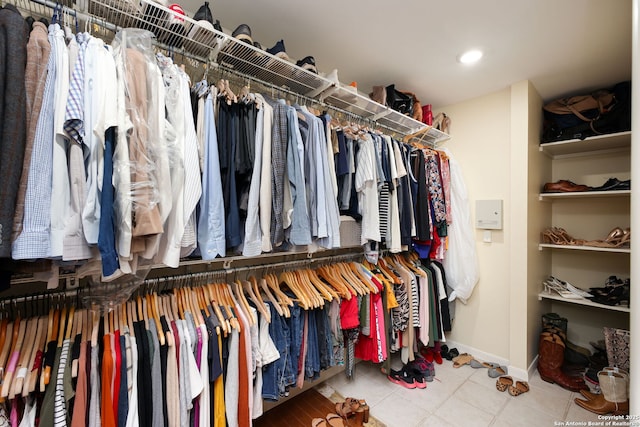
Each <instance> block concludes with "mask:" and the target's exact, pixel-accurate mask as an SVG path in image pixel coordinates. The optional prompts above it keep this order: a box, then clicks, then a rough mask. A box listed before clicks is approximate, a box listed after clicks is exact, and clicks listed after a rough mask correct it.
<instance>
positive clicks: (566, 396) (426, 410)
mask: <svg viewBox="0 0 640 427" xmlns="http://www.w3.org/2000/svg"><path fill="white" fill-rule="evenodd" d="M435 366H436V379H435V380H434V381H433V382H430V383H427V388H426V389H422V390H420V389H413V390H409V389H406V388H404V387H401V386H399V385H396V384H393V383H392V382H390V381H389V380H388V379H387V377H386V376H385V375H383V374H382V373H381V372H380V370H379V368H378V366H377V365H374V364H371V363H368V362H361V363H359V364H358V365H357V366H356V378H355V380H353V381H349V380H347V378H346V377H345V375H344V374H343V373H340V374H338V375H336V376H335V377H333V378H330V379H329V380H327V381H326V382H325V383H323V384H321V385H319V386H318V387H317V388H318V390H319V391H320V392H321V393H322V394H324V395H325V396H330V395H331V393H332V392H333V390H335V391H337V392H338V393H340V394H341V395H342V396H344V397H357V398H360V399H366V401H367V403H368V404H369V406H370V408H371V414H372V415H373V416H374V417H376V418H377V419H378V420H380V421H381V422H383V423H385V424H386V425H387V427H418V426H434V427H448V426H454V427H458V426H464V427H470V426H480V427H485V426H498V427H507V426H511V427H513V426H523V427H528V426H531V427H534V426H535V427H545V426H554V425H561V424H560V422H565V423H566V422H567V421H585V422H588V421H598V418H597V417H598V416H597V415H596V414H593V413H591V412H589V411H586V410H584V409H582V408H581V407H579V406H578V405H576V404H575V403H574V401H573V399H574V398H575V397H577V396H579V393H572V392H570V391H567V390H565V389H563V388H561V387H560V386H558V385H555V384H549V383H546V382H544V381H542V380H541V379H540V377H539V376H538V374H537V372H536V374H534V375H533V377H532V378H531V379H530V381H529V386H530V391H529V392H528V393H525V394H522V395H520V396H517V397H512V396H511V395H509V393H508V392H506V391H505V392H502V393H501V392H499V391H498V390H497V389H496V387H495V383H496V380H495V379H493V378H490V377H489V376H488V375H487V370H486V369H473V368H471V367H470V366H468V365H466V366H462V367H460V368H454V367H453V364H452V363H451V362H449V361H447V360H444V361H443V364H442V365H435ZM517 379H518V378H514V380H517ZM556 422H557V423H556Z"/></svg>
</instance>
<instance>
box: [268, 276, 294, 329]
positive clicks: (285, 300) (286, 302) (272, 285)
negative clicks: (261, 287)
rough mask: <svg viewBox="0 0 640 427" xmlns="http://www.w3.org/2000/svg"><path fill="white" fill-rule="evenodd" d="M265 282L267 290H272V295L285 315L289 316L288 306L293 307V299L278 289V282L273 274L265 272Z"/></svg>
mask: <svg viewBox="0 0 640 427" xmlns="http://www.w3.org/2000/svg"><path fill="white" fill-rule="evenodd" d="M264 279H265V282H266V284H267V290H269V289H271V290H272V291H273V295H275V298H276V300H277V301H278V304H279V305H280V307H281V308H282V311H283V312H284V315H285V317H287V318H289V317H291V310H290V309H289V307H293V301H292V300H291V298H289V296H288V295H286V294H285V293H284V292H282V290H281V289H280V283H279V282H278V278H277V277H276V275H275V274H266V275H265V276H264Z"/></svg>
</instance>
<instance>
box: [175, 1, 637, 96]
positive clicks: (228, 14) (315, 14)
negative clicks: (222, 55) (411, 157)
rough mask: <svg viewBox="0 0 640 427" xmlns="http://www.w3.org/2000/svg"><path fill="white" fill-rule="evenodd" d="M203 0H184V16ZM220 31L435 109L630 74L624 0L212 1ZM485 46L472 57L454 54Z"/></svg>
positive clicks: (601, 83) (595, 84)
mask: <svg viewBox="0 0 640 427" xmlns="http://www.w3.org/2000/svg"><path fill="white" fill-rule="evenodd" d="M202 3H203V0H183V1H182V2H181V5H182V6H183V8H184V9H185V11H187V15H188V16H193V13H194V12H195V11H196V10H197V9H198V8H199V7H200V6H201V5H202ZM210 8H211V10H212V12H213V15H214V18H216V19H219V20H220V22H221V24H222V26H223V28H224V29H225V31H226V32H228V33H231V32H232V31H233V30H234V29H235V28H236V27H237V26H238V25H240V24H247V25H249V27H250V28H251V32H252V36H253V39H254V40H255V41H258V42H260V43H261V44H262V46H263V47H264V48H268V47H271V46H273V45H274V44H275V43H276V42H277V41H278V40H280V39H283V40H284V44H285V47H286V51H287V54H288V55H289V56H290V57H291V58H293V59H300V58H303V57H305V56H307V55H312V56H313V57H314V58H315V60H316V64H317V67H318V70H319V71H320V72H321V73H322V72H325V73H328V72H330V71H331V70H332V69H334V68H336V69H337V70H338V77H339V80H340V81H341V82H342V83H344V84H349V83H350V82H352V81H355V82H357V84H358V90H359V91H360V92H361V93H364V94H367V93H369V92H370V91H371V88H372V86H374V85H384V86H386V85H388V84H392V83H395V85H396V88H397V89H401V90H407V91H410V92H413V93H415V94H416V96H417V97H418V99H419V100H420V101H421V102H422V104H432V105H433V106H434V108H441V107H444V106H447V105H451V104H455V103H458V102H461V101H464V100H467V99H472V98H475V97H478V96H482V95H485V94H488V93H492V92H495V91H499V90H502V89H505V88H507V87H509V86H510V85H511V84H513V83H515V82H518V81H522V80H527V79H528V80H530V81H531V82H532V83H533V85H534V86H535V87H536V89H537V90H538V92H539V93H540V95H541V96H542V98H543V99H544V100H549V99H553V98H556V97H558V96H562V95H566V94H568V93H572V92H576V91H577V92H582V91H584V90H585V89H595V88H599V87H606V86H610V85H612V84H614V83H617V82H618V81H623V80H629V79H630V78H631V30H632V26H631V14H632V1H631V0H615V1H602V0H535V1H533V0H519V1H514V0H484V1H471V0H467V1H465V0H445V1H438V2H436V1H425V0H400V1H393V2H392V1H389V0H368V1H363V0H361V1H353V0H352V1H344V0H342V1H340V0H320V1H305V0H272V1H264V0H262V1H261V0H211V1H210ZM470 48H478V49H481V50H483V51H484V57H483V58H482V60H481V61H480V63H478V64H476V65H473V66H468V65H467V66H465V65H462V64H460V63H458V62H457V60H456V57H457V56H458V55H459V54H461V53H462V52H463V51H465V50H467V49H470Z"/></svg>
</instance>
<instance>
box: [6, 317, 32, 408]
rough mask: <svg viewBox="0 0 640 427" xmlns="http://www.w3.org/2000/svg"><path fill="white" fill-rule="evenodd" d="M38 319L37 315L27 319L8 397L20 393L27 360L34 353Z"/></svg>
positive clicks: (27, 367) (27, 364)
mask: <svg viewBox="0 0 640 427" xmlns="http://www.w3.org/2000/svg"><path fill="white" fill-rule="evenodd" d="M38 320H39V318H38V317H32V318H30V319H28V321H27V329H26V331H25V336H24V343H23V345H22V347H21V348H20V349H19V351H20V359H18V364H17V365H16V370H15V372H16V373H15V376H14V378H13V384H11V387H10V389H9V399H13V398H15V397H16V395H18V396H20V395H21V394H22V389H23V388H24V381H25V378H26V377H27V374H28V373H29V371H28V369H29V360H30V359H31V355H32V354H35V351H34V346H35V342H36V338H37V335H38Z"/></svg>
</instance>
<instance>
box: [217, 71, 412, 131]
mask: <svg viewBox="0 0 640 427" xmlns="http://www.w3.org/2000/svg"><path fill="white" fill-rule="evenodd" d="M208 67H209V68H207V69H208V70H209V69H210V68H214V69H215V70H216V72H218V73H219V78H221V79H222V78H225V75H224V74H225V73H228V74H230V75H232V76H233V78H235V79H236V80H235V82H236V83H240V84H243V83H246V81H244V82H243V81H242V79H244V80H251V81H252V82H255V83H257V84H259V85H261V86H264V88H265V89H268V90H273V91H276V92H281V93H285V94H288V95H291V96H294V97H295V98H297V99H300V100H302V101H305V102H307V103H308V104H310V105H313V104H315V105H319V106H321V107H323V108H326V109H327V110H331V111H334V112H336V113H339V114H342V115H344V116H346V117H349V118H351V120H353V121H354V122H360V123H363V124H367V125H369V126H371V127H373V128H382V129H384V130H385V131H387V132H389V133H391V134H393V135H394V136H398V135H402V134H401V133H400V132H398V131H397V130H395V129H392V128H390V127H389V126H386V125H384V124H382V123H378V122H376V121H375V120H371V119H370V118H367V117H363V116H359V115H357V114H355V113H352V112H351V111H348V110H345V109H342V108H340V107H336V106H334V105H331V104H327V103H326V102H324V101H321V100H319V99H316V98H310V97H308V96H306V95H303V94H301V93H298V92H295V91H293V90H290V89H288V88H286V87H282V86H276V85H275V84H273V83H271V82H268V81H265V80H262V79H259V78H258V77H254V76H252V75H249V74H244V73H241V72H239V71H236V70H234V69H231V68H227V67H225V66H224V65H221V64H218V63H212V64H209V66H208ZM207 75H208V71H207Z"/></svg>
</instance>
